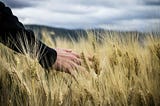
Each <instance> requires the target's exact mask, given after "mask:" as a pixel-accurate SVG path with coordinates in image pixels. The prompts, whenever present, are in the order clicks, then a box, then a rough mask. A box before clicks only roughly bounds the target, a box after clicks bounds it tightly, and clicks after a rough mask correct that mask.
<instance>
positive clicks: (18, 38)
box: [0, 29, 57, 69]
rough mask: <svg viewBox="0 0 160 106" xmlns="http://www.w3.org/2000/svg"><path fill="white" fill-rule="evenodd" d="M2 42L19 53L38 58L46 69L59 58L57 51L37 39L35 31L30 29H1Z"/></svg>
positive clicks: (0, 37) (0, 40)
mask: <svg viewBox="0 0 160 106" xmlns="http://www.w3.org/2000/svg"><path fill="white" fill-rule="evenodd" d="M0 42H1V43H3V44H4V45H6V46H7V47H9V48H10V49H12V50H14V51H16V52H18V53H23V54H29V55H30V56H31V57H33V58H37V59H38V61H39V63H40V64H41V66H42V67H43V68H45V69H49V68H50V67H52V65H53V64H54V63H55V61H56V58H57V53H56V51H55V50H54V49H52V48H49V47H48V46H46V45H45V44H44V43H42V42H41V41H40V40H38V39H36V38H35V36H34V33H33V32H32V31H29V30H25V29H23V30H19V31H16V30H9V31H0Z"/></svg>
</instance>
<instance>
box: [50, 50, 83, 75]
mask: <svg viewBox="0 0 160 106" xmlns="http://www.w3.org/2000/svg"><path fill="white" fill-rule="evenodd" d="M55 50H56V52H57V60H56V62H55V64H54V65H53V68H54V69H56V70H58V71H62V72H66V73H69V74H71V75H73V73H74V70H77V69H79V68H81V66H80V65H81V59H80V56H79V54H77V53H75V52H73V51H72V50H68V49H60V48H57V49H55Z"/></svg>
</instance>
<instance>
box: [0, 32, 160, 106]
mask: <svg viewBox="0 0 160 106" xmlns="http://www.w3.org/2000/svg"><path fill="white" fill-rule="evenodd" d="M87 33H88V38H86V39H84V38H79V41H73V40H72V41H69V40H66V39H62V38H57V39H56V41H55V42H53V41H52V40H51V38H50V37H46V36H47V35H46V34H45V33H44V36H43V39H42V41H43V42H45V43H46V44H47V45H49V46H50V47H53V48H56V47H58V48H69V49H73V50H74V51H76V52H78V53H80V54H81V58H82V60H83V62H82V66H83V67H84V68H85V70H83V71H82V70H80V69H79V70H75V76H74V77H73V76H71V75H68V74H66V73H63V72H57V71H55V70H50V71H49V72H48V71H46V70H44V69H42V68H41V66H40V65H39V64H38V62H37V61H36V59H31V58H30V57H29V56H28V54H26V55H22V54H18V53H15V52H13V51H12V50H10V49H8V48H7V47H5V46H4V45H2V44H0V106H160V82H159V81H160V34H157V33H148V34H145V36H144V37H143V38H142V37H141V35H139V34H138V33H123V34H124V36H123V35H122V36H121V34H120V33H117V32H106V34H105V35H103V36H102V37H100V38H99V37H95V35H94V33H93V32H87ZM97 39H101V41H98V40H97ZM88 56H91V57H92V60H91V61H89V60H88V59H87V57H88Z"/></svg>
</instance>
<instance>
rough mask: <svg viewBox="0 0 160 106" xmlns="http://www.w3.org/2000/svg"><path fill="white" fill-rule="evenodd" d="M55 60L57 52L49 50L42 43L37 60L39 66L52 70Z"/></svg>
mask: <svg viewBox="0 0 160 106" xmlns="http://www.w3.org/2000/svg"><path fill="white" fill-rule="evenodd" d="M56 59H57V52H56V51H55V50H54V49H52V48H49V47H48V46H46V45H44V44H43V43H42V44H41V47H40V57H39V59H38V61H39V63H40V65H41V66H42V67H43V68H45V69H47V70H48V69H50V68H52V66H53V64H54V63H55V61H56Z"/></svg>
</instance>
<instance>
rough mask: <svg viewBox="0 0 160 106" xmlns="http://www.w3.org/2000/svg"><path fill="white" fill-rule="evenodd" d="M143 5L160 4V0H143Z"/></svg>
mask: <svg viewBox="0 0 160 106" xmlns="http://www.w3.org/2000/svg"><path fill="white" fill-rule="evenodd" d="M143 1H144V4H145V5H150V6H151V5H155V6H156V5H157V6H160V0H143Z"/></svg>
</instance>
